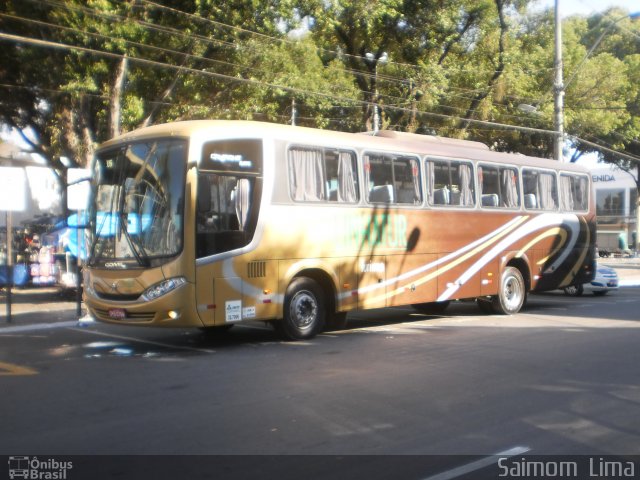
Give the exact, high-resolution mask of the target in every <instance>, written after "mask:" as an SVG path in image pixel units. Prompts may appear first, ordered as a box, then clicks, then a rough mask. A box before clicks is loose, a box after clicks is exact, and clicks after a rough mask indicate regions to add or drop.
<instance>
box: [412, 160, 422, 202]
mask: <svg viewBox="0 0 640 480" xmlns="http://www.w3.org/2000/svg"><path fill="white" fill-rule="evenodd" d="M411 176H412V178H413V203H414V204H418V203H420V200H421V199H422V197H421V195H420V168H419V166H418V161H417V160H414V159H411Z"/></svg>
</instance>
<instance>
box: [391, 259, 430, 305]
mask: <svg viewBox="0 0 640 480" xmlns="http://www.w3.org/2000/svg"><path fill="white" fill-rule="evenodd" d="M436 259H437V256H436V255H429V254H404V255H389V256H387V280H388V281H389V282H390V283H389V285H388V286H387V297H388V302H387V305H388V306H397V305H412V304H417V303H428V302H435V301H436V299H437V298H438V289H437V281H436V279H435V272H436V267H435V261H436ZM429 265H433V266H432V267H431V268H428V267H429ZM407 272H416V274H415V275H413V276H411V277H409V278H402V279H401V278H399V277H400V276H401V275H403V274H406V273H407Z"/></svg>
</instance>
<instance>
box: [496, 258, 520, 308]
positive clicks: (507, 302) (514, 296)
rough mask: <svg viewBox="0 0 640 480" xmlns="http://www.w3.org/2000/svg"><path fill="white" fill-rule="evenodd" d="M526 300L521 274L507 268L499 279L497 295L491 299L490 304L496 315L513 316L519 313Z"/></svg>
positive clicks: (511, 268) (513, 268) (518, 271)
mask: <svg viewBox="0 0 640 480" xmlns="http://www.w3.org/2000/svg"><path fill="white" fill-rule="evenodd" d="M526 298H527V290H526V287H525V283H524V279H523V278H522V273H520V270H518V269H517V268H516V267H507V268H505V269H504V272H502V276H501V277H500V289H499V290H498V295H496V296H495V297H493V299H492V304H493V309H494V310H495V312H496V313H500V314H503V315H513V314H516V313H518V312H519V311H520V309H521V308H522V305H524V302H525V300H526Z"/></svg>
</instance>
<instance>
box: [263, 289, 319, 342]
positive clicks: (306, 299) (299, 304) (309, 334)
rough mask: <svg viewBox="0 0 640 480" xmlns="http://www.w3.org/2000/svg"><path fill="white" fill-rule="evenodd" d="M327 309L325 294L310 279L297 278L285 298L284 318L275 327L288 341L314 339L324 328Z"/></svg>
mask: <svg viewBox="0 0 640 480" xmlns="http://www.w3.org/2000/svg"><path fill="white" fill-rule="evenodd" d="M325 321H326V309H325V298H324V292H323V290H322V288H321V287H320V285H318V283H317V282H316V281H315V280H313V279H311V278H308V277H298V278H295V279H294V280H293V281H292V282H291V283H290V284H289V287H288V288H287V291H286V293H285V296H284V318H283V319H282V321H280V322H276V323H275V324H274V326H275V327H276V329H277V330H278V331H279V333H280V334H281V335H282V336H284V338H285V339H287V340H306V339H309V338H313V337H314V336H316V335H317V334H318V333H319V332H321V331H322V329H323V328H324V325H325Z"/></svg>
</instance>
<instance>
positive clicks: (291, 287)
mask: <svg viewBox="0 0 640 480" xmlns="http://www.w3.org/2000/svg"><path fill="white" fill-rule="evenodd" d="M92 168H93V171H92V184H93V195H92V206H91V209H90V222H91V227H92V228H91V232H92V234H91V239H90V242H89V243H90V245H89V260H88V264H87V267H86V269H85V278H84V285H85V301H86V305H87V307H88V309H89V311H90V313H91V314H92V315H93V316H94V317H95V318H97V319H98V320H101V321H104V322H110V323H116V324H121V325H136V326H142V325H149V326H166V327H190V326H193V327H200V328H210V329H214V330H216V329H226V328H229V326H232V325H234V324H235V323H237V322H242V321H256V320H261V321H270V322H271V321H272V322H273V325H274V327H275V328H276V330H278V331H279V332H281V333H282V334H283V335H284V336H285V337H286V338H289V339H304V338H310V337H312V336H314V335H316V334H317V333H319V332H321V331H322V330H323V329H325V328H338V327H341V326H342V325H343V324H344V321H345V317H346V315H347V313H348V312H352V311H356V310H362V309H370V308H380V307H389V306H397V305H412V306H414V307H415V308H417V309H419V310H427V311H433V312H441V311H442V310H443V309H444V308H445V307H446V306H447V305H448V303H449V302H450V301H451V300H459V299H476V301H477V302H478V305H479V306H480V308H481V309H482V310H484V311H486V312H495V313H501V314H514V313H516V312H518V311H519V310H520V308H521V307H522V305H523V304H524V303H525V301H526V297H527V294H528V292H530V291H545V290H552V289H556V288H560V287H564V286H567V285H571V284H581V283H584V282H588V281H589V280H590V279H591V278H592V276H593V272H594V251H595V249H594V241H595V207H594V199H593V195H592V194H591V183H590V181H591V180H590V176H589V175H588V174H587V172H586V171H584V170H583V169H581V168H579V167H577V166H575V165H571V164H564V163H558V162H556V161H552V160H545V159H540V158H532V157H526V156H523V155H513V154H506V153H496V152H493V151H491V150H490V149H489V148H488V147H486V146H485V145H483V144H480V143H477V142H469V141H460V140H453V139H445V138H440V137H433V136H423V135H415V134H404V133H398V132H392V131H380V132H377V133H376V134H375V135H372V134H351V133H339V132H331V131H324V130H316V129H310V128H300V127H290V126H284V125H275V124H268V123H257V122H241V121H190V122H176V123H170V124H165V125H157V126H153V127H148V128H144V129H140V130H137V131H133V132H131V133H128V134H126V135H123V136H121V137H118V138H116V139H113V140H111V141H109V142H107V143H105V144H104V145H102V146H101V147H100V149H99V150H98V151H97V154H96V157H95V162H94V164H93V167H92Z"/></svg>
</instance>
